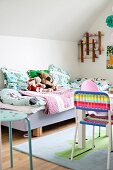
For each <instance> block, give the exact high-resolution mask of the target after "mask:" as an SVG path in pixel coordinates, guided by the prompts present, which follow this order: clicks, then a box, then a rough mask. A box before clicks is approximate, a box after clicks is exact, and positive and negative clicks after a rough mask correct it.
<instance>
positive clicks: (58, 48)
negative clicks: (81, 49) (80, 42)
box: [0, 36, 78, 76]
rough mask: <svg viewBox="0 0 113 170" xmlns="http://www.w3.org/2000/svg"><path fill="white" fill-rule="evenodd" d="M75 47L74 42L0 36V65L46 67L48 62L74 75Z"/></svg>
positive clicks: (20, 67)
mask: <svg viewBox="0 0 113 170" xmlns="http://www.w3.org/2000/svg"><path fill="white" fill-rule="evenodd" d="M76 47H77V45H76V43H74V42H66V41H56V40H45V39H36V38H23V37H10V36H0V58H1V62H0V67H8V68H13V69H18V70H28V69H47V68H48V66H49V65H50V64H55V65H56V66H59V67H62V68H64V69H66V70H67V71H68V72H69V73H70V74H71V75H72V76H76V75H78V63H77V61H76V60H77V57H76V56H77V55H76ZM74 72H75V73H74Z"/></svg>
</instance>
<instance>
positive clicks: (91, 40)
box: [78, 31, 104, 62]
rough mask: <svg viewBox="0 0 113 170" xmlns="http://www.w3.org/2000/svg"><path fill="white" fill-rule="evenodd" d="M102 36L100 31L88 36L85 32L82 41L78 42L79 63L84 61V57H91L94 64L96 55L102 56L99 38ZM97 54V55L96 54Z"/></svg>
mask: <svg viewBox="0 0 113 170" xmlns="http://www.w3.org/2000/svg"><path fill="white" fill-rule="evenodd" d="M102 36H104V34H102V33H101V31H98V33H97V34H96V33H94V34H90V33H88V32H86V33H85V34H84V36H83V39H82V40H80V41H79V43H78V45H79V49H80V57H79V58H80V59H81V62H84V59H86V58H87V57H85V56H86V55H92V57H89V58H90V59H91V58H92V62H95V59H96V58H98V56H97V55H101V54H102V51H103V49H102V42H101V41H102V40H101V37H102ZM97 52H98V54H97Z"/></svg>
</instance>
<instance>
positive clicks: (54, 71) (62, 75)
mask: <svg viewBox="0 0 113 170" xmlns="http://www.w3.org/2000/svg"><path fill="white" fill-rule="evenodd" d="M48 70H49V74H50V76H51V77H52V78H53V82H54V83H56V84H57V85H59V86H66V85H67V84H68V83H69V81H70V75H69V73H68V72H67V71H65V70H63V69H62V68H59V67H56V66H54V65H53V64H52V65H50V66H49V68H48Z"/></svg>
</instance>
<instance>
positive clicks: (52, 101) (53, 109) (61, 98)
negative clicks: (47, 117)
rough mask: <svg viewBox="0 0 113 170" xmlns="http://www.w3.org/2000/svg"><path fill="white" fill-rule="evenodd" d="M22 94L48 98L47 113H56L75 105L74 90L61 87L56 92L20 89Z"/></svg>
mask: <svg viewBox="0 0 113 170" xmlns="http://www.w3.org/2000/svg"><path fill="white" fill-rule="evenodd" d="M19 92H20V93H21V94H22V95H25V96H32V97H39V96H40V97H42V98H44V99H45V100H46V109H45V112H46V113H47V114H55V113H58V112H62V111H65V110H68V109H71V108H73V107H74V100H73V96H74V91H73V90H69V89H64V88H61V89H59V90H58V91H54V92H50V93H48V92H42V93H41V92H33V91H22V90H21V91H19Z"/></svg>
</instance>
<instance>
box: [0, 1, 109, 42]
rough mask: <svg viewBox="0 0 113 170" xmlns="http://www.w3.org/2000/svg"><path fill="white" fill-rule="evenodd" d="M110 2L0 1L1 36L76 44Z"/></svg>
mask: <svg viewBox="0 0 113 170" xmlns="http://www.w3.org/2000/svg"><path fill="white" fill-rule="evenodd" d="M108 3H109V0H0V35H12V36H25V37H37V38H45V39H55V40H66V41H77V40H78V39H80V38H81V35H82V34H83V33H84V32H86V31H87V30H88V29H89V28H90V26H91V25H92V24H93V23H94V21H95V19H96V18H97V17H98V16H99V15H100V14H101V12H102V11H103V9H105V7H106V5H108Z"/></svg>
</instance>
